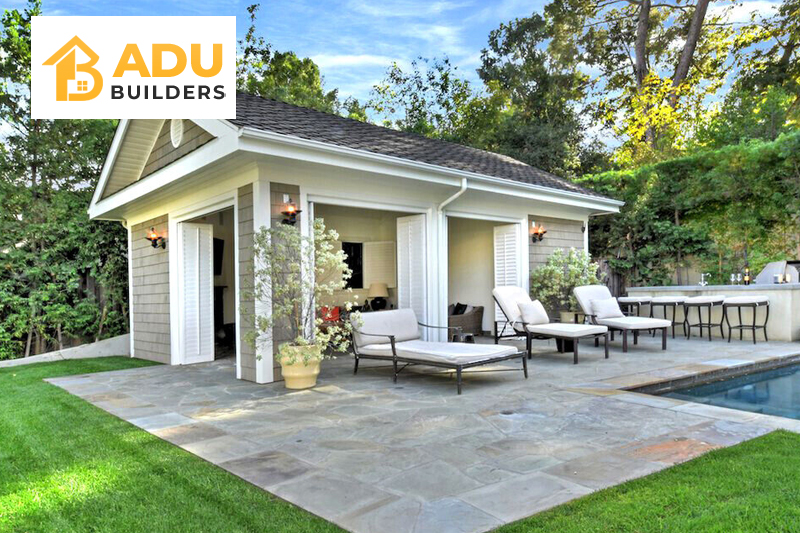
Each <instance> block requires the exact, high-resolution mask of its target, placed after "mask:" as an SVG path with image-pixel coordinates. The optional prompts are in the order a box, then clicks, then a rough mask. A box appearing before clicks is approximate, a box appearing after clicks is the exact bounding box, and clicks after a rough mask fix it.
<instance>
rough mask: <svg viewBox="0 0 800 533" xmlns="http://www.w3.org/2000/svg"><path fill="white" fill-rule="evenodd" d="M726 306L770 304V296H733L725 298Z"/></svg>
mask: <svg viewBox="0 0 800 533" xmlns="http://www.w3.org/2000/svg"><path fill="white" fill-rule="evenodd" d="M724 303H725V305H742V304H749V305H752V304H759V305H763V304H768V303H769V296H762V295H753V296H731V297H730V298H725V302H724Z"/></svg>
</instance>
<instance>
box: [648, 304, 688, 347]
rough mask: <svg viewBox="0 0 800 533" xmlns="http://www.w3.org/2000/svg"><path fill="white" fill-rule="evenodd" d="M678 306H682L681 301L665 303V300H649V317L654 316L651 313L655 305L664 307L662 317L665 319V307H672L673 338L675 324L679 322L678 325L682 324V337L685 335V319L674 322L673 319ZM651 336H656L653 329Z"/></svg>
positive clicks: (673, 336)
mask: <svg viewBox="0 0 800 533" xmlns="http://www.w3.org/2000/svg"><path fill="white" fill-rule="evenodd" d="M679 306H683V302H672V303H666V302H650V318H656V317H655V316H654V315H653V309H654V308H655V307H663V308H664V318H665V319H667V320H669V319H668V318H667V308H668V307H672V338H673V339H674V338H675V326H677V325H678V324H680V325H682V326H683V336H684V337H685V336H686V321H685V320H684V321H682V322H676V321H675V317H676V316H677V314H678V307H679ZM653 336H654V337H655V336H656V332H655V331H653Z"/></svg>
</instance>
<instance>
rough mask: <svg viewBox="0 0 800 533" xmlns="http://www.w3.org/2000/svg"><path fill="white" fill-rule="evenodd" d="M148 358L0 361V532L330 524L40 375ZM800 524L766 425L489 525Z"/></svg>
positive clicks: (790, 465)
mask: <svg viewBox="0 0 800 533" xmlns="http://www.w3.org/2000/svg"><path fill="white" fill-rule="evenodd" d="M146 364H148V363H146V362H143V361H138V360H133V359H129V358H104V359H94V360H83V361H65V362H59V363H46V364H37V365H31V366H26V367H18V368H12V369H4V370H0V398H1V399H2V409H0V531H2V532H5V531H14V532H17V531H19V532H48V533H49V532H71V531H81V532H85V531H91V532H112V531H113V532H124V533H135V532H140V531H141V532H146V533H155V532H160V531H164V532H167V531H168V532H213V531H219V532H225V533H228V532H237V531H269V532H272V531H293V532H294V531H339V530H338V528H336V526H333V525H332V524H329V523H327V522H325V521H324V520H321V519H319V518H317V517H315V516H312V515H310V514H308V513H306V512H304V511H301V510H299V509H298V508H296V507H294V506H292V505H290V504H288V503H286V502H283V501H280V500H278V499H277V498H274V497H272V496H270V495H269V494H267V493H265V492H263V491H261V490H260V489H257V488H255V487H253V486H251V485H249V484H248V483H246V482H244V481H241V480H240V479H238V478H236V477H234V476H232V475H229V474H227V473H226V472H224V471H223V470H221V469H219V468H217V467H215V466H213V465H211V464H209V463H206V462H205V461H203V460H201V459H198V458H196V457H194V456H192V455H190V454H189V453H186V452H184V451H182V450H180V449H179V448H176V447H174V446H172V445H170V444H167V443H166V442H163V441H161V440H159V439H157V438H155V437H153V436H151V435H150V434H148V433H147V432H145V431H141V430H139V429H137V428H135V427H133V426H131V425H129V424H127V423H126V422H122V421H121V420H118V419H117V418H115V417H113V416H111V415H109V414H107V413H105V412H103V411H101V410H100V409H97V408H95V407H93V406H92V405H90V404H88V403H86V402H84V401H83V400H80V399H78V398H76V397H74V396H71V395H70V394H68V393H66V392H64V391H62V390H61V389H59V388H57V387H54V386H51V385H49V384H47V383H45V382H43V381H42V378H45V377H56V376H66V375H72V374H83V373H87V372H101V371H104V370H115V369H120V368H130V367H136V366H143V365H146ZM798 530H800V435H796V434H793V433H787V432H776V433H772V434H770V435H767V436H765V437H761V438H759V439H755V440H753V441H750V442H746V443H744V444H741V445H739V446H735V447H733V448H728V449H725V450H719V451H715V452H712V453H710V454H707V455H705V456H703V457H701V458H700V459H697V460H694V461H692V462H690V463H686V464H684V465H681V466H678V467H675V468H671V469H669V470H665V471H663V472H660V473H657V474H654V475H651V476H648V477H646V478H643V479H639V480H636V481H632V482H630V483H626V484H624V485H621V486H619V487H615V488H612V489H608V490H604V491H601V492H598V493H595V494H593V495H590V496H588V497H586V498H583V499H580V500H577V501H575V502H572V503H569V504H567V505H563V506H561V507H558V508H555V509H552V510H550V511H548V512H545V513H542V514H539V515H536V516H534V517H531V518H528V519H525V520H521V521H519V522H516V523H514V524H509V525H508V526H506V527H503V528H501V529H500V530H499V531H501V532H503V533H511V532H523V531H524V532H530V531H547V532H556V533H562V532H565V533H567V532H581V533H585V532H592V531H598V532H600V531H602V532H606V531H630V532H649V531H692V532H699V531H702V532H705V531H714V532H720V533H723V532H724V533H732V532H737V531H741V532H746V531H747V532H749V531H798ZM376 533H382V532H376Z"/></svg>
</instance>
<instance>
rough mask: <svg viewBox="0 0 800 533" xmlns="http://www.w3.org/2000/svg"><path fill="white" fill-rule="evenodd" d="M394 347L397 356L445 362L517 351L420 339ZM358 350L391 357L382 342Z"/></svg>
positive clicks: (366, 353) (464, 362)
mask: <svg viewBox="0 0 800 533" xmlns="http://www.w3.org/2000/svg"><path fill="white" fill-rule="evenodd" d="M395 349H396V350H397V356H398V357H403V358H407V359H418V360H420V361H432V362H435V363H447V364H467V363H474V362H476V361H484V360H486V359H493V358H495V357H503V356H505V355H513V354H515V353H517V351H518V350H517V349H516V348H514V347H513V346H504V345H499V344H467V343H462V342H433V341H422V340H411V341H405V342H398V343H397V344H396V345H395ZM358 352H359V353H360V354H364V355H377V356H384V357H389V358H391V357H392V347H391V345H389V344H384V343H381V344H368V345H367V346H362V347H359V348H358Z"/></svg>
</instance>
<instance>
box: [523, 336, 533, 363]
mask: <svg viewBox="0 0 800 533" xmlns="http://www.w3.org/2000/svg"><path fill="white" fill-rule="evenodd" d="M532 345H533V335H531V333H530V332H528V333H527V334H526V335H525V350H526V352H527V354H528V359H530V358H531V346H532Z"/></svg>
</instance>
